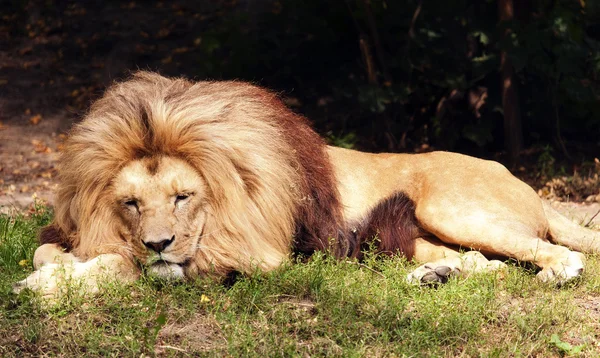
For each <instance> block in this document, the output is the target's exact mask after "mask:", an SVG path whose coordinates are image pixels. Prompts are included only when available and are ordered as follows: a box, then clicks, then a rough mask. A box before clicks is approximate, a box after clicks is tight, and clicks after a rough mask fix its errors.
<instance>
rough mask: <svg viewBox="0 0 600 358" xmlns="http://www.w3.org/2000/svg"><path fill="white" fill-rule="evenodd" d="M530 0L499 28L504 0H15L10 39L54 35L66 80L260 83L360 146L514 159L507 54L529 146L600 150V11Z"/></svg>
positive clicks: (7, 10) (10, 8) (8, 16)
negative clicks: (508, 131) (507, 127)
mask: <svg viewBox="0 0 600 358" xmlns="http://www.w3.org/2000/svg"><path fill="white" fill-rule="evenodd" d="M514 2H515V7H516V9H515V12H516V14H515V17H516V19H515V21H513V22H510V23H499V22H498V12H497V8H498V3H497V0H483V1H469V0H455V1H445V0H429V1H417V0H406V1H389V0H387V1H386V0H319V1H316V0H315V1H312V0H309V1H299V0H296V1H294V0H287V1H285V0H280V1H273V0H239V1H235V0H229V1H221V0H218V1H217V0H216V1H210V2H209V1H200V2H184V1H169V2H167V1H165V2H161V1H158V2H137V3H136V2H122V1H106V2H77V1H57V0H55V1H53V0H32V1H26V0H12V1H9V2H7V3H5V4H4V5H1V6H0V10H2V11H3V15H2V18H3V19H4V20H8V21H6V22H5V25H2V29H0V30H2V31H0V32H3V33H5V34H6V40H7V43H10V41H13V43H12V45H9V46H8V47H10V46H16V47H15V48H20V49H22V48H23V45H22V42H19V41H22V39H24V38H29V39H33V40H35V39H38V41H37V43H38V44H39V43H43V46H44V48H45V49H46V50H47V53H48V54H49V55H48V56H50V54H51V55H52V56H56V61H57V63H59V64H60V71H58V73H59V74H60V75H64V76H69V75H71V76H73V75H74V76H75V77H77V78H84V77H85V78H87V77H86V76H85V75H83V74H84V73H86V72H84V71H88V72H92V76H89V78H92V79H95V80H97V81H103V82H104V84H107V83H108V82H109V81H107V79H106V78H107V77H108V78H109V80H110V79H113V78H115V77H119V76H122V75H124V74H125V73H126V71H127V70H132V69H136V68H142V69H155V70H159V71H160V72H162V73H164V74H167V75H186V76H189V77H194V78H197V79H204V78H208V79H231V78H239V79H244V80H250V81H254V82H257V83H259V84H261V85H264V86H267V87H270V88H273V89H275V90H277V91H280V92H281V94H282V95H283V96H284V97H288V99H290V101H291V102H293V103H295V104H296V106H294V107H296V108H294V109H295V110H298V111H300V112H302V113H305V114H306V115H307V116H308V117H309V118H311V119H312V120H313V121H315V124H316V126H317V128H318V130H319V131H321V132H322V133H329V135H328V137H329V138H333V139H332V141H334V142H340V143H342V144H344V145H345V146H353V145H356V146H357V147H360V148H363V149H372V150H391V151H406V150H423V149H424V148H425V149H426V148H432V147H435V148H438V149H452V150H458V151H467V152H470V153H472V154H478V155H486V153H492V152H495V151H500V150H502V149H503V137H502V136H503V132H502V128H503V127H502V125H503V124H502V120H503V116H502V105H501V103H502V101H501V92H500V86H501V84H500V80H499V78H500V77H499V74H498V67H499V53H500V51H502V50H504V51H506V52H507V53H508V55H509V58H510V60H511V61H512V63H513V65H514V67H515V72H516V77H517V78H516V79H517V82H518V87H519V88H518V91H519V98H520V103H519V105H520V107H521V113H522V120H523V127H524V137H525V141H526V145H527V146H532V145H538V146H539V147H540V148H546V147H545V146H546V145H548V144H550V145H551V146H553V147H556V148H560V150H562V151H563V152H565V153H566V151H567V148H568V149H569V150H571V149H572V148H574V147H576V146H577V145H578V144H579V143H591V146H592V150H597V148H598V145H599V143H598V138H600V101H599V95H600V93H599V91H600V77H599V76H600V2H597V1H590V0H587V1H584V0H580V1H575V0H553V1H550V0H515V1H514ZM507 28H508V29H510V30H511V31H510V35H509V36H503V34H504V33H505V30H506V29H507ZM57 36H58V38H60V39H61V40H60V41H54V40H52V39H54V38H56V37H57ZM42 39H46V40H45V42H43V41H42ZM40 41H42V42H40ZM361 41H363V42H362V46H361ZM361 49H362V50H361ZM33 52H34V53H33V55H40V51H35V50H34V51H33ZM55 54H56V55H55ZM77 69H79V71H80V72H78V73H75V74H74V72H75V71H77ZM94 71H95V72H94ZM0 73H1V72H0ZM86 85H87V86H88V87H86V86H80V87H76V89H77V90H78V92H77V95H79V96H80V95H81V93H84V92H85V89H86V88H87V89H89V92H92V93H94V94H93V95H90V97H86V98H85V100H82V101H80V104H81V106H85V105H87V103H89V98H91V97H93V96H95V95H97V93H99V92H100V91H98V90H96V88H94V87H89V86H90V84H86ZM81 88H83V90H82V89H81ZM69 93H71V94H73V93H74V92H73V88H69ZM545 150H546V151H547V149H545ZM560 150H559V153H560ZM588 152H589V150H588ZM555 153H556V152H555Z"/></svg>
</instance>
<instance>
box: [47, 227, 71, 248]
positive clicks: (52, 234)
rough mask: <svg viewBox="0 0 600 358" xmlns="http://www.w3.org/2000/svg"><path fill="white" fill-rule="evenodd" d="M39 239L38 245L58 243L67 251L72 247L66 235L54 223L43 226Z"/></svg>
mask: <svg viewBox="0 0 600 358" xmlns="http://www.w3.org/2000/svg"><path fill="white" fill-rule="evenodd" d="M39 241H40V245H44V244H58V245H60V246H62V247H63V248H65V249H66V250H68V251H70V250H71V249H72V247H71V243H70V242H69V240H68V238H67V235H66V234H65V233H64V232H63V231H62V230H61V229H60V228H59V227H58V226H56V225H55V224H50V225H48V226H44V227H43V228H42V229H41V230H40V234H39Z"/></svg>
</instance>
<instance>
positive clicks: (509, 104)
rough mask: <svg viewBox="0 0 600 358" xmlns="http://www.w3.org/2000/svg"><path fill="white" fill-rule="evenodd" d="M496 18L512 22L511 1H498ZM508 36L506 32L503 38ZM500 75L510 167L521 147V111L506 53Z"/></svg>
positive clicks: (502, 54) (516, 159)
mask: <svg viewBox="0 0 600 358" xmlns="http://www.w3.org/2000/svg"><path fill="white" fill-rule="evenodd" d="M498 17H499V21H500V24H502V22H505V21H510V20H513V18H514V7H513V0H498ZM509 34H510V30H506V31H505V33H504V36H507V35H509ZM500 75H501V78H502V107H503V110H504V146H505V148H506V150H507V152H508V156H509V160H510V162H511V164H512V165H514V164H516V163H517V161H518V158H519V153H520V152H521V149H522V147H523V128H522V125H521V109H520V107H519V96H518V92H517V83H516V82H515V80H514V68H513V66H512V64H511V63H510V59H509V58H508V55H507V53H506V51H502V52H501V54H500Z"/></svg>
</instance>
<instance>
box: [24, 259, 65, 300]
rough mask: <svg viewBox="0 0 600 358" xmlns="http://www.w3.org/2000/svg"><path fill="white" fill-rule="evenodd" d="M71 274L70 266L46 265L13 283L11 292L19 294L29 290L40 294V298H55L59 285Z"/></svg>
mask: <svg viewBox="0 0 600 358" xmlns="http://www.w3.org/2000/svg"><path fill="white" fill-rule="evenodd" d="M71 272H72V267H70V265H66V266H65V265H59V264H46V265H44V266H42V267H40V268H39V269H38V270H36V271H34V272H33V273H32V274H31V275H29V276H27V278H26V279H24V280H21V281H19V282H17V283H15V284H14V285H13V286H12V288H13V292H15V293H19V292H21V291H23V290H24V289H26V288H29V289H30V290H32V291H37V292H40V293H41V295H42V297H52V296H56V295H57V294H58V291H59V283H60V282H61V281H63V280H64V278H65V276H66V275H70V274H71Z"/></svg>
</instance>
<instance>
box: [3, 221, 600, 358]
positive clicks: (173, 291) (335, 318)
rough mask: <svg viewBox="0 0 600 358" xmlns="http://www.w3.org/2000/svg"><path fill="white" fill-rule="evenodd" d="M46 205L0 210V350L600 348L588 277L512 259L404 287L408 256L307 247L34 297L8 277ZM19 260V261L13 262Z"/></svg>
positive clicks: (251, 352)
mask: <svg viewBox="0 0 600 358" xmlns="http://www.w3.org/2000/svg"><path fill="white" fill-rule="evenodd" d="M49 217H50V214H48V213H45V212H38V213H36V214H34V215H33V216H31V217H28V218H24V217H16V218H15V217H13V218H9V217H6V216H4V217H0V239H1V240H0V272H1V273H2V276H1V278H0V356H2V357H23V356H40V355H49V356H56V355H62V356H119V357H121V356H131V357H134V356H135V357H139V356H141V355H149V356H153V355H159V356H181V355H190V356H198V355H202V356H218V357H221V356H224V355H225V356H226V355H229V356H256V357H264V356H306V355H308V356H328V357H329V356H340V357H353V356H356V357H358V356H394V355H395V356H413V357H415V356H416V357H420V356H448V357H455V356H492V357H509V356H511V357H512V356H536V355H537V356H558V355H569V354H571V355H573V354H578V352H581V354H583V355H587V356H597V355H598V354H600V345H599V343H598V336H599V335H600V324H599V323H598V322H599V321H600V277H599V275H598V274H599V272H598V271H599V270H598V267H599V265H598V264H599V263H598V258H596V257H591V258H590V259H589V262H588V265H589V266H588V270H587V272H586V274H585V276H584V277H583V279H582V280H580V281H579V282H576V283H574V284H570V285H567V286H566V287H562V288H557V287H554V286H552V285H545V284H542V283H539V282H538V281H537V280H536V278H535V273H534V272H532V271H528V270H526V269H524V268H522V267H517V266H515V265H511V266H509V268H508V270H506V271H504V272H498V273H494V274H481V275H475V276H472V277H470V278H469V279H452V280H450V282H448V283H447V284H445V285H443V286H439V287H437V288H432V287H416V286H411V285H408V284H407V283H406V282H405V277H406V275H407V273H408V272H410V270H411V269H413V268H414V264H412V263H409V262H406V260H403V259H401V258H397V257H396V258H387V257H380V256H377V255H372V254H371V255H367V258H366V259H365V261H364V262H362V263H360V264H359V263H357V262H355V261H350V260H341V261H340V260H336V259H333V258H331V257H330V256H328V255H326V254H321V253H319V254H316V255H314V256H313V257H312V258H310V259H309V260H304V261H306V262H302V263H291V264H288V265H286V266H284V267H282V268H280V269H279V270H276V271H274V272H270V273H262V274H261V273H257V274H255V275H252V276H249V277H241V278H240V279H239V280H238V281H237V282H236V283H235V284H233V285H232V286H231V287H227V286H225V285H223V284H221V283H218V282H214V281H210V280H206V279H204V280H203V279H198V280H196V281H195V282H188V283H179V284H173V283H170V282H165V281H161V280H157V279H154V278H151V277H143V278H142V279H140V280H139V281H138V282H136V283H135V284H133V285H129V286H128V285H117V284H107V285H106V286H105V287H103V289H102V293H101V294H99V295H96V296H93V297H82V296H81V295H79V294H77V293H76V292H72V294H69V295H66V296H65V297H64V298H62V299H61V300H60V301H59V302H58V303H57V304H56V305H53V306H45V305H40V304H39V302H38V301H37V300H36V297H35V295H34V294H32V293H31V292H24V293H22V294H21V295H18V296H17V295H14V294H12V293H11V284H12V283H13V282H15V281H16V280H19V279H22V278H24V277H26V275H27V274H28V273H30V272H31V270H32V267H31V258H32V254H33V251H34V250H35V247H36V240H35V236H36V232H37V230H38V229H39V227H40V226H41V225H44V224H45V223H47V222H48V220H49ZM23 260H26V261H23Z"/></svg>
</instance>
